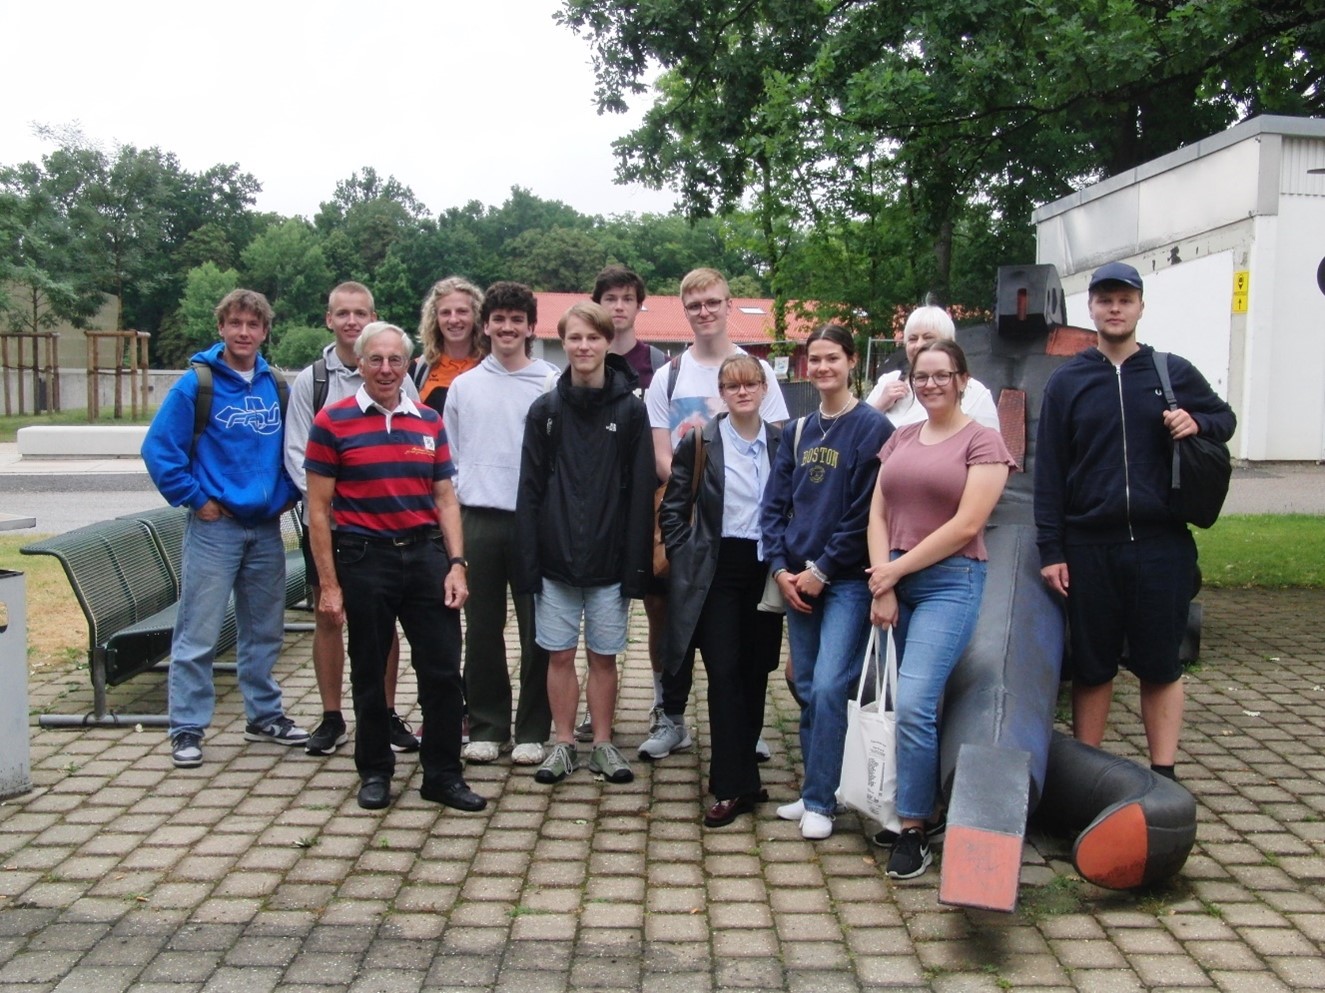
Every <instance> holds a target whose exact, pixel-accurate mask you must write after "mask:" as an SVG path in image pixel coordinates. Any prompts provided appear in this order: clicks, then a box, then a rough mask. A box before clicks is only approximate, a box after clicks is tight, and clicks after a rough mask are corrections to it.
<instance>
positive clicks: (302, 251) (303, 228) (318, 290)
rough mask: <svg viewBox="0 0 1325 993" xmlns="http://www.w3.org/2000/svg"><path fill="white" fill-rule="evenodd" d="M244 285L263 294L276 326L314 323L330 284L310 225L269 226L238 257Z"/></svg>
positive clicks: (291, 222) (296, 220)
mask: <svg viewBox="0 0 1325 993" xmlns="http://www.w3.org/2000/svg"><path fill="white" fill-rule="evenodd" d="M240 261H241V264H242V266H243V278H244V283H245V285H246V286H248V287H249V288H250V289H254V290H258V291H259V292H261V293H264V294H266V297H267V300H268V302H269V303H271V306H272V309H273V310H274V311H275V312H276V324H277V325H280V324H286V323H288V324H316V323H317V322H318V321H319V319H320V318H321V317H322V315H323V314H325V313H326V309H327V308H326V302H327V293H328V292H329V291H330V289H331V287H332V286H333V285H334V283H333V282H332V278H331V268H330V267H329V266H328V265H327V260H326V256H325V255H324V254H323V253H322V246H321V245H320V244H319V243H318V238H317V234H316V232H315V231H314V229H313V226H312V225H311V224H309V223H308V222H307V221H304V220H302V219H301V218H297V217H294V218H290V219H289V220H287V221H283V222H281V223H280V224H276V225H274V226H272V227H269V228H268V229H267V230H266V231H264V232H262V233H261V234H260V235H258V236H257V237H256V238H254V239H253V240H252V241H251V242H249V244H248V247H247V248H245V249H244V251H243V253H242V254H241V256H240Z"/></svg>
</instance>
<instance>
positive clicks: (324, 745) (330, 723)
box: [304, 714, 350, 755]
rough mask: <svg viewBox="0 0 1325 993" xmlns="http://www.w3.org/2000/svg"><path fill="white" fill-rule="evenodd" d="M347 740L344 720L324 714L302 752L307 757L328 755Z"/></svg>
mask: <svg viewBox="0 0 1325 993" xmlns="http://www.w3.org/2000/svg"><path fill="white" fill-rule="evenodd" d="M349 740H350V736H349V734H348V733H347V732H346V730H345V718H344V717H342V716H341V715H340V714H324V715H323V716H322V721H321V723H319V724H318V726H317V727H315V728H313V733H312V734H310V735H309V736H308V743H307V744H306V745H304V751H305V752H307V753H308V754H309V755H330V754H332V753H333V752H334V751H335V750H336V749H337V748H339V747H340V746H341V745H343V744H345V742H347V741H349Z"/></svg>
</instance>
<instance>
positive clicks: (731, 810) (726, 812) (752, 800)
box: [704, 790, 768, 828]
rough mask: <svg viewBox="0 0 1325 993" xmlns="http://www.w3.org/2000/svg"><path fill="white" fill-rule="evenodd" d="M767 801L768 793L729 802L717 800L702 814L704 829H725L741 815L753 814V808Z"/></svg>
mask: <svg viewBox="0 0 1325 993" xmlns="http://www.w3.org/2000/svg"><path fill="white" fill-rule="evenodd" d="M767 799H768V792H767V791H765V790H760V791H759V792H758V793H747V794H745V795H744V796H738V797H734V798H732V799H730V800H719V801H718V802H717V803H715V804H714V805H713V806H712V807H709V809H708V810H707V811H705V813H704V826H705V827H713V828H716V827H726V826H727V825H728V824H730V823H731V822H732V821H734V820H736V818H738V817H740V816H741V815H742V814H752V813H754V809H755V806H756V805H757V804H760V803H763V802H764V801H765V800H767Z"/></svg>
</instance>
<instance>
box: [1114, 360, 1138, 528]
mask: <svg viewBox="0 0 1325 993" xmlns="http://www.w3.org/2000/svg"><path fill="white" fill-rule="evenodd" d="M1113 372H1114V377H1115V378H1116V379H1117V380H1118V420H1119V421H1121V422H1122V427H1123V502H1124V504H1125V505H1126V510H1127V540H1128V541H1136V535H1134V534H1133V533H1132V474H1131V466H1130V464H1129V462H1128V459H1127V405H1126V404H1124V403H1123V367H1122V366H1121V365H1115V366H1114V367H1113Z"/></svg>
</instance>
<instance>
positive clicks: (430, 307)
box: [419, 276, 484, 366]
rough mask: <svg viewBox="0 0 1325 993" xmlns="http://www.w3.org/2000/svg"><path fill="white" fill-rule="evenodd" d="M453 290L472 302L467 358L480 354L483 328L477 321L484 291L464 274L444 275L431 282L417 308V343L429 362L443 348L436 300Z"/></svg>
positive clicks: (424, 357) (437, 357) (435, 360)
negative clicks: (420, 304)
mask: <svg viewBox="0 0 1325 993" xmlns="http://www.w3.org/2000/svg"><path fill="white" fill-rule="evenodd" d="M452 293H466V294H468V295H469V298H470V299H471V300H472V301H473V302H474V319H473V325H472V326H471V327H470V329H469V355H470V358H478V357H479V356H480V355H482V354H483V341H484V337H483V329H482V327H480V325H479V312H480V311H481V310H482V309H483V291H482V290H480V289H479V288H478V287H477V286H475V285H474V284H473V283H471V282H470V281H469V280H467V279H465V278H464V277H463V276H447V277H446V278H445V279H439V280H438V281H437V282H435V283H433V286H432V289H430V290H429V291H428V295H427V296H426V297H424V298H423V308H422V309H421V310H420V312H419V344H421V345H422V346H423V361H424V362H426V363H428V365H430V366H431V365H435V364H436V362H437V360H438V359H440V358H441V357H442V352H443V351H444V350H445V346H444V345H443V343H442V329H441V328H439V327H438V326H437V301H438V300H439V299H440V298H442V297H445V296H450V295H451V294H452Z"/></svg>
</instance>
